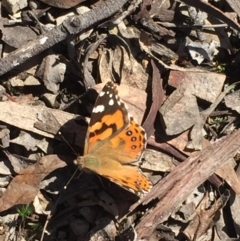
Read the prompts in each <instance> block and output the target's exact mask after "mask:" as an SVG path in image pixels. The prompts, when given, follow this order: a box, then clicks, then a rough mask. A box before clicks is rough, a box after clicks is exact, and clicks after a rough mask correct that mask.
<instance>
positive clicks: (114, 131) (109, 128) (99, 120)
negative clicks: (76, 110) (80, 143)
mask: <svg viewBox="0 0 240 241" xmlns="http://www.w3.org/2000/svg"><path fill="white" fill-rule="evenodd" d="M128 124H129V117H128V112H127V109H126V107H125V105H124V103H123V102H122V100H121V99H120V98H119V96H118V91H117V88H116V85H115V84H114V83H113V82H107V84H106V85H105V86H104V88H103V89H102V91H101V93H100V94H99V96H98V98H97V100H96V103H95V106H94V108H93V111H92V115H91V120H90V123H89V127H88V131H87V136H86V140H85V148H84V155H85V154H87V153H89V152H94V150H96V149H99V148H100V146H102V145H104V144H105V143H106V142H108V140H109V139H111V138H112V137H113V136H116V135H118V133H120V132H121V131H122V130H124V129H125V128H126V127H127V126H128Z"/></svg>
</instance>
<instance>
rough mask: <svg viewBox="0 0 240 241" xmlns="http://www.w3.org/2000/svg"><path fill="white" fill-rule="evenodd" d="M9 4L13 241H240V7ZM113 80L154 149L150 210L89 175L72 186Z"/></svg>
mask: <svg viewBox="0 0 240 241" xmlns="http://www.w3.org/2000/svg"><path fill="white" fill-rule="evenodd" d="M10 2H11V1H10V0H6V1H3V6H4V7H5V8H2V10H1V11H2V18H1V20H0V28H1V32H2V37H1V39H2V43H1V52H2V56H3V59H2V60H1V61H2V62H1V66H2V70H1V71H2V72H1V73H0V74H1V86H0V89H1V91H0V92H1V95H0V97H1V98H0V100H1V101H0V121H1V128H0V140H1V142H0V145H1V148H2V153H1V160H0V174H1V177H0V184H1V189H0V193H1V196H0V203H1V205H0V221H1V222H0V229H1V233H0V236H1V239H2V240H17V239H19V238H21V239H22V240H32V239H34V240H52V239H59V240H86V241H90V240H92V241H94V240H99V239H102V240H123V241H125V240H140V239H141V240H213V241H215V240H235V239H237V238H239V235H240V230H239V223H240V220H239V215H238V212H239V193H240V190H239V186H240V185H239V153H238V152H239V149H240V144H239V141H238V140H239V135H240V134H239V130H238V129H239V128H238V126H239V116H238V114H239V107H238V102H239V97H238V95H239V86H238V83H237V81H239V79H238V76H239V68H238V66H239V45H238V42H239V39H238V38H239V34H238V32H239V30H240V26H239V23H238V20H237V18H238V17H239V16H240V5H239V4H238V2H237V1H233V0H228V1H215V2H214V3H213V2H210V1H200V0H197V1H193V2H192V1H188V0H183V1H181V2H171V1H161V0H160V1H154V2H153V1H149V0H142V1H139V0H134V1H124V0H121V1H112V0H107V1H102V0H99V1H95V2H89V1H82V0H78V1H65V0H58V1H56V0H49V1H43V0H41V1H40V2H37V1H35V3H34V2H32V1H29V3H28V5H26V4H25V3H21V4H16V5H15V4H14V3H11V4H10ZM126 2H128V3H127V4H123V5H124V7H123V8H121V6H120V3H126ZM109 3H110V5H111V6H112V7H113V6H117V4H119V9H118V11H117V13H115V14H114V15H113V16H109V15H106V16H105V15H104V14H103V11H102V12H101V14H102V15H103V16H100V15H101V14H99V12H97V11H95V12H94V13H95V14H96V13H98V15H96V16H95V17H96V18H95V19H99V21H97V22H96V24H95V25H94V27H93V25H92V26H90V27H89V28H87V29H83V31H80V33H79V32H78V31H77V30H73V31H76V32H75V33H76V34H75V35H70V34H69V33H70V31H71V30H72V28H74V26H73V25H70V24H69V23H68V22H67V21H68V17H74V16H76V14H80V16H84V18H85V19H86V20H85V21H86V22H89V21H90V20H91V18H92V15H91V13H93V10H94V9H98V8H99V9H101V6H102V4H103V6H105V8H102V9H107V6H108V5H104V4H109ZM47 4H49V5H47ZM108 7H109V6H108ZM83 12H84V13H83ZM6 16H7V17H6ZM89 19H90V20H89ZM103 19H104V21H102V20H103ZM88 20H89V21H88ZM57 25H58V27H57ZM59 29H61V30H63V29H65V30H67V31H69V32H67V34H66V36H67V37H65V40H64V41H62V40H60V39H61V38H60V36H61V34H59V32H57V31H58V30H59ZM42 34H49V35H47V36H48V37H47V38H43V39H42V42H41V43H42V46H43V50H46V51H44V52H43V53H40V54H37V53H39V51H38V47H37V46H38V45H37V41H38V39H39V38H41V36H43V35H42ZM43 40H44V41H43ZM30 41H33V43H35V45H34V44H30ZM34 41H36V42H34ZM51 41H53V42H54V43H56V44H55V45H54V47H52V48H51V49H49V47H48V43H51ZM24 44H27V45H24ZM26 46H27V48H26ZM14 49H17V50H19V51H15V52H12V51H13V50H14ZM21 51H23V52H21ZM40 52H41V51H40ZM10 53H11V54H10ZM23 53H24V54H23ZM11 56H13V57H14V59H13V61H9V60H8V58H11ZM29 59H31V60H30V61H29ZM18 61H19V63H20V62H21V63H23V64H22V65H19V64H18ZM9 70H13V71H10V72H9ZM3 74H5V75H3ZM109 80H110V81H114V82H117V83H120V85H119V87H118V91H119V96H120V97H121V99H122V100H123V101H124V102H126V104H127V106H128V109H129V113H130V114H131V115H133V116H134V118H136V119H137V121H138V123H141V124H142V126H143V127H144V129H145V130H146V134H147V136H148V146H147V150H146V151H145V152H144V155H143V158H142V160H141V162H139V165H140V168H141V170H142V171H143V172H144V173H145V174H146V175H147V176H149V177H150V179H151V181H152V183H153V185H154V187H153V189H152V191H150V193H148V194H147V195H146V196H145V197H143V198H141V199H140V200H138V198H137V197H136V196H135V195H133V194H132V193H129V192H127V191H126V190H124V189H122V188H120V187H119V186H117V185H116V184H114V183H112V182H110V181H109V180H106V179H104V178H102V177H100V176H97V175H95V174H93V173H88V172H85V171H83V172H81V173H80V175H78V174H77V175H76V176H73V179H72V180H71V181H70V182H69V183H68V181H69V180H70V179H71V176H72V175H73V173H74V170H76V168H77V167H75V166H74V165H73V163H74V159H76V156H77V155H82V153H83V148H84V141H85V135H86V130H87V125H88V122H89V117H90V114H91V111H92V108H93V105H94V102H95V100H96V97H97V94H98V93H99V92H100V91H101V89H102V87H103V86H104V84H105V83H106V82H107V81H109ZM67 183H68V185H67V187H66V189H64V187H65V185H66V184H67ZM146 226H148V228H146Z"/></svg>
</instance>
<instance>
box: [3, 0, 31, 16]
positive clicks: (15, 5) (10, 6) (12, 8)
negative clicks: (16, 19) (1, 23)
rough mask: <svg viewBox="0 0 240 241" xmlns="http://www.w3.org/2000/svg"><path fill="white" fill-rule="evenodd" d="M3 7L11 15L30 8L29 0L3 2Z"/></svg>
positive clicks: (7, 0)
mask: <svg viewBox="0 0 240 241" xmlns="http://www.w3.org/2000/svg"><path fill="white" fill-rule="evenodd" d="M2 5H3V6H4V7H5V8H6V9H7V11H8V12H9V13H10V14H14V13H16V12H18V11H19V10H21V9H23V8H26V7H27V6H28V1H27V0H3V2H2Z"/></svg>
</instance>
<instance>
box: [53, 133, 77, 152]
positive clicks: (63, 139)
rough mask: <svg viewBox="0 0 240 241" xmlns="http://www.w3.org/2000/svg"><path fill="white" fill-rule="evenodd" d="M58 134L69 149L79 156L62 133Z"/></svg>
mask: <svg viewBox="0 0 240 241" xmlns="http://www.w3.org/2000/svg"><path fill="white" fill-rule="evenodd" d="M58 134H59V135H60V136H61V138H62V139H63V140H64V141H65V142H66V144H67V145H68V146H69V148H70V149H71V150H72V152H73V153H74V154H75V155H76V156H77V155H78V154H77V153H76V151H75V150H74V149H73V148H72V146H71V145H70V144H69V142H68V141H67V139H66V138H65V137H64V136H63V135H62V133H61V131H59V132H58Z"/></svg>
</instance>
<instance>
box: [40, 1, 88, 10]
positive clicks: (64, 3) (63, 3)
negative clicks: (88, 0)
mask: <svg viewBox="0 0 240 241" xmlns="http://www.w3.org/2000/svg"><path fill="white" fill-rule="evenodd" d="M40 1H41V2H43V3H46V4H48V5H50V6H53V7H56V8H64V9H67V8H71V7H74V6H76V5H78V4H79V3H81V2H84V1H85V0H40Z"/></svg>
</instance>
